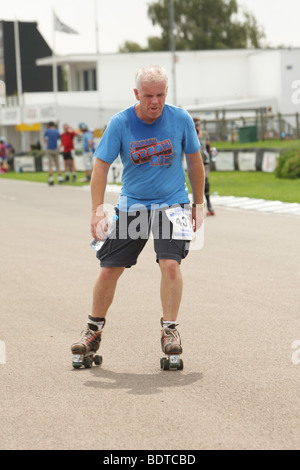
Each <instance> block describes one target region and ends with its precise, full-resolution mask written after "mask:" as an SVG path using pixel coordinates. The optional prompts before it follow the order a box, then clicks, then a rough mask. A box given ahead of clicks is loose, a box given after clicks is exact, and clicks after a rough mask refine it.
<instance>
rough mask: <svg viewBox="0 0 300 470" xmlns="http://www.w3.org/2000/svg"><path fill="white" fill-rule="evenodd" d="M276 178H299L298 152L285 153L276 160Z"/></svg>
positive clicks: (299, 152) (299, 157)
mask: <svg viewBox="0 0 300 470" xmlns="http://www.w3.org/2000/svg"><path fill="white" fill-rule="evenodd" d="M274 173H275V176H277V178H289V179H295V178H300V151H290V152H285V153H283V154H282V155H280V157H279V158H278V160H277V167H276V169H275V172H274Z"/></svg>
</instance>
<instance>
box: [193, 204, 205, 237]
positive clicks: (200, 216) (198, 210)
mask: <svg viewBox="0 0 300 470" xmlns="http://www.w3.org/2000/svg"><path fill="white" fill-rule="evenodd" d="M203 220H204V207H193V208H192V224H193V231H194V232H197V230H199V228H200V227H201V225H202V224H203Z"/></svg>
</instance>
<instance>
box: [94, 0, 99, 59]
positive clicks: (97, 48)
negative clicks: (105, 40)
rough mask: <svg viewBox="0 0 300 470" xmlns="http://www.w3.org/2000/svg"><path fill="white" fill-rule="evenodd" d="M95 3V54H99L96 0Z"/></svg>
mask: <svg viewBox="0 0 300 470" xmlns="http://www.w3.org/2000/svg"><path fill="white" fill-rule="evenodd" d="M94 5H95V35H96V54H97V55H98V54H99V52H100V51H99V28H98V12H97V0H94Z"/></svg>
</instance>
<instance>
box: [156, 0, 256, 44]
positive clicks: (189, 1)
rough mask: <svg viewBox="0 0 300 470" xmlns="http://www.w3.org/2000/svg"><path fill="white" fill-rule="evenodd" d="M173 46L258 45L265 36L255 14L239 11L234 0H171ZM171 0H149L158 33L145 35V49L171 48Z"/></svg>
mask: <svg viewBox="0 0 300 470" xmlns="http://www.w3.org/2000/svg"><path fill="white" fill-rule="evenodd" d="M173 3H174V29H173V33H174V38H175V48H176V50H178V51H180V50H203V49H243V48H251V47H253V48H259V47H261V41H262V39H263V38H264V37H265V34H264V31H263V30H262V29H261V28H260V27H259V25H258V23H257V21H256V19H255V17H254V16H253V15H252V14H251V13H249V12H247V11H240V10H239V7H238V5H237V1H236V0H173ZM169 13H170V0H157V1H154V2H152V3H150V4H149V6H148V16H149V18H150V19H151V21H152V24H153V26H160V27H161V30H162V33H161V36H160V37H150V38H148V48H147V50H148V51H162V50H170V14H169Z"/></svg>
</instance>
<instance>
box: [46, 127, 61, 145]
mask: <svg viewBox="0 0 300 470" xmlns="http://www.w3.org/2000/svg"><path fill="white" fill-rule="evenodd" d="M44 137H45V138H46V139H47V150H57V148H58V145H57V141H58V140H59V139H60V133H59V132H58V130H57V129H51V128H49V129H46V130H45V134H44Z"/></svg>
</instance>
